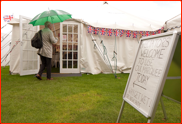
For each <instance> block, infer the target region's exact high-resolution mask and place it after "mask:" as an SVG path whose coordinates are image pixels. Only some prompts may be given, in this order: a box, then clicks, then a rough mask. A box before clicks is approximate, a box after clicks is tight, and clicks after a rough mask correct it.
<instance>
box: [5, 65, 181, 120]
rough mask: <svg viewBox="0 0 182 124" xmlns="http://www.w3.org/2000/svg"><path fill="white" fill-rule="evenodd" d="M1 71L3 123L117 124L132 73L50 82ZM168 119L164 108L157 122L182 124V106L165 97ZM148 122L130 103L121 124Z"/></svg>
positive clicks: (57, 78) (159, 112)
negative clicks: (127, 83)
mask: <svg viewBox="0 0 182 124" xmlns="http://www.w3.org/2000/svg"><path fill="white" fill-rule="evenodd" d="M8 71H9V67H6V68H1V122H2V123H115V122H116V120H117V117H118V113H119V110H120V107H121V104H122V95H123V92H124V89H125V85H126V82H127V79H128V76H129V74H118V77H121V79H115V78H114V76H113V75H112V74H98V75H86V74H83V75H82V77H55V78H54V80H52V81H47V80H46V78H45V77H43V80H42V81H39V80H37V79H36V78H35V77H34V75H28V76H19V75H9V73H8ZM163 101H164V105H165V108H166V113H167V116H168V119H167V120H164V119H163V117H164V116H163V112H162V108H161V105H160V103H159V106H158V108H157V112H156V115H155V118H154V123H180V122H181V105H180V104H177V103H175V102H173V101H171V100H168V99H166V98H163ZM136 122H138V123H145V122H147V119H146V118H145V117H144V116H143V115H141V114H140V113H139V112H138V111H137V110H135V109H134V108H133V107H131V106H130V105H129V104H126V105H125V108H124V111H123V114H122V116H121V123H136Z"/></svg>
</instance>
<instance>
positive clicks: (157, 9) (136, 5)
mask: <svg viewBox="0 0 182 124" xmlns="http://www.w3.org/2000/svg"><path fill="white" fill-rule="evenodd" d="M102 4H103V1H2V2H1V27H2V26H3V25H5V24H6V22H4V20H3V16H4V15H12V14H13V15H14V18H19V15H23V16H26V17H29V18H33V17H35V16H36V15H37V14H39V13H42V12H43V11H47V10H48V9H50V10H51V9H59V10H64V11H66V12H68V13H70V14H72V17H73V18H78V19H84V18H86V17H88V16H89V13H90V12H92V10H93V9H97V7H99V6H101V5H102ZM108 4H109V5H110V6H112V7H115V8H118V9H120V10H123V11H125V12H128V13H131V14H133V15H135V16H139V17H141V18H145V19H152V20H156V21H160V22H165V21H167V20H169V19H171V18H173V17H174V16H176V15H178V14H180V13H181V2H180V1H108ZM11 29H12V27H11V26H10V25H8V26H6V27H5V28H3V29H2V30H1V32H3V33H8V32H9V31H11Z"/></svg>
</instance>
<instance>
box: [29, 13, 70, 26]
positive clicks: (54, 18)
mask: <svg viewBox="0 0 182 124" xmlns="http://www.w3.org/2000/svg"><path fill="white" fill-rule="evenodd" d="M70 18H72V17H71V14H69V13H67V12H65V11H62V10H49V11H44V12H42V13H40V14H38V15H36V16H35V17H34V18H33V19H32V20H31V21H30V23H29V24H32V25H33V26H37V25H44V23H45V22H46V21H49V22H51V23H58V22H63V21H64V20H66V19H70Z"/></svg>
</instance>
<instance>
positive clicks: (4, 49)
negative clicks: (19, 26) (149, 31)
mask: <svg viewBox="0 0 182 124" xmlns="http://www.w3.org/2000/svg"><path fill="white" fill-rule="evenodd" d="M8 34H9V33H1V41H2V42H1V58H2V60H4V59H3V58H4V57H5V56H6V55H7V53H8V52H9V49H10V43H11V37H12V36H11V35H8ZM3 39H4V40H3ZM9 61H10V56H8V57H7V58H6V59H5V60H4V61H3V62H2V63H1V66H6V65H9Z"/></svg>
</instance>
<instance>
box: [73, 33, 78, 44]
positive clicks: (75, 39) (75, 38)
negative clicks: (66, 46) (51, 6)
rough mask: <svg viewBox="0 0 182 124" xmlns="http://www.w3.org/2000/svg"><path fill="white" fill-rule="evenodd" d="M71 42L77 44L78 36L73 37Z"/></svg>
mask: <svg viewBox="0 0 182 124" xmlns="http://www.w3.org/2000/svg"><path fill="white" fill-rule="evenodd" d="M73 42H78V34H74V35H73Z"/></svg>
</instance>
